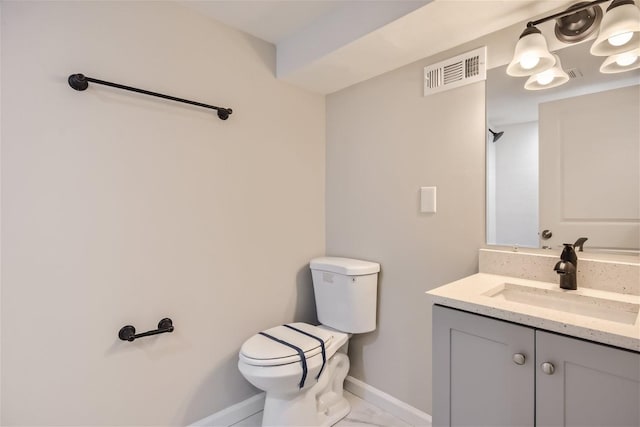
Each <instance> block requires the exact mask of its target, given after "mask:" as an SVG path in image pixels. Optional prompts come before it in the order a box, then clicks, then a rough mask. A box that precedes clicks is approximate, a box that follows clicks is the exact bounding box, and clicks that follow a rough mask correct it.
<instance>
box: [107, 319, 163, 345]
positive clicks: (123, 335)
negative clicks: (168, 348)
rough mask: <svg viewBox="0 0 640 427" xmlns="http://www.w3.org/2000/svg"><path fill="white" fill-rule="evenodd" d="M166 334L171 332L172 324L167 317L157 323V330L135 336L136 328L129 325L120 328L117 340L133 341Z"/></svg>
mask: <svg viewBox="0 0 640 427" xmlns="http://www.w3.org/2000/svg"><path fill="white" fill-rule="evenodd" d="M167 332H173V322H172V321H171V319H169V318H168V317H167V318H164V319H162V320H161V321H160V322H158V329H154V330H153V331H147V332H143V333H141V334H138V335H136V328H134V327H133V326H131V325H126V326H123V327H122V328H120V332H118V338H120V339H121V340H122V341H133V340H135V339H136V338H142V337H148V336H151V335H158V334H164V333H167Z"/></svg>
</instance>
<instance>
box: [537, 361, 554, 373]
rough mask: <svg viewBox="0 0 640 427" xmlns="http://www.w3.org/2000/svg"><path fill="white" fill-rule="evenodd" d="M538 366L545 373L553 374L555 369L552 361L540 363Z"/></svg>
mask: <svg viewBox="0 0 640 427" xmlns="http://www.w3.org/2000/svg"><path fill="white" fill-rule="evenodd" d="M540 367H541V368H542V372H544V373H545V374H547V375H553V373H554V372H555V371H556V367H555V366H553V363H549V362H544V363H543V364H542V365H540Z"/></svg>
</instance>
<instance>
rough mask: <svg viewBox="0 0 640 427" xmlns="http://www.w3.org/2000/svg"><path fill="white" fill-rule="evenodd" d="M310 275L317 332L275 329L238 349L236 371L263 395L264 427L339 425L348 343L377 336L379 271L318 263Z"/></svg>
mask: <svg viewBox="0 0 640 427" xmlns="http://www.w3.org/2000/svg"><path fill="white" fill-rule="evenodd" d="M309 267H310V268H311V277H312V279H313V289H314V293H315V300H316V311H317V313H318V321H319V322H320V323H321V324H320V325H318V326H314V325H310V324H308V323H302V322H297V323H289V324H286V325H280V326H275V327H273V328H270V329H266V330H264V331H262V332H259V333H258V334H256V335H254V336H252V337H251V338H249V339H248V340H246V341H245V342H244V344H243V345H242V347H241V349H240V353H239V360H238V369H239V370H240V372H241V373H242V375H243V376H244V377H245V378H246V379H247V380H248V381H249V382H250V383H251V384H253V385H254V386H255V387H257V388H259V389H261V390H264V391H265V403H264V412H263V416H262V425H263V426H280V427H285V426H296V427H299V426H331V425H333V424H335V423H337V422H338V421H339V420H340V419H342V418H344V417H345V416H346V415H347V414H348V413H349V411H350V409H351V408H350V406H349V402H348V401H347V400H346V398H345V397H344V396H343V388H342V386H343V383H344V379H345V378H346V376H347V373H348V372H349V358H348V356H347V347H348V342H349V338H350V337H351V335H352V334H360V333H365V332H371V331H373V330H375V328H376V302H377V293H378V272H379V271H380V265H379V264H378V263H375V262H369V261H361V260H356V259H351V258H338V257H322V258H315V259H313V260H311V262H310V264H309Z"/></svg>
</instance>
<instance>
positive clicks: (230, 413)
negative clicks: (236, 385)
mask: <svg viewBox="0 0 640 427" xmlns="http://www.w3.org/2000/svg"><path fill="white" fill-rule="evenodd" d="M263 409H264V392H262V393H259V394H256V395H255V396H252V397H250V398H248V399H247V400H243V401H242V402H240V403H236V404H235V405H233V406H229V407H228V408H225V409H223V410H222V411H218V412H216V413H215V414H212V415H209V416H208V417H206V418H203V419H201V420H200V421H196V422H195V423H193V424H191V426H192V427H228V426H231V425H234V424H236V423H239V422H240V421H242V420H244V419H245V418H248V417H250V416H252V415H254V414H257V413H258V412H260V411H262V410H263Z"/></svg>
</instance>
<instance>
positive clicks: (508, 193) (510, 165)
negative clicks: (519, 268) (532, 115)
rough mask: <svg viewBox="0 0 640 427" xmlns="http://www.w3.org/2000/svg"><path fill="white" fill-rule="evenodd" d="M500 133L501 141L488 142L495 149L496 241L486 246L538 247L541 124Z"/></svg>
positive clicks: (515, 126) (512, 126) (507, 127)
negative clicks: (539, 135)
mask: <svg viewBox="0 0 640 427" xmlns="http://www.w3.org/2000/svg"><path fill="white" fill-rule="evenodd" d="M500 130H501V131H504V135H502V138H500V140H499V141H496V142H495V143H494V142H489V143H488V144H492V145H493V146H494V147H493V148H494V150H495V151H494V155H495V170H494V173H495V178H496V197H495V203H496V205H495V215H496V218H495V221H496V239H495V240H493V241H491V240H489V241H488V242H487V243H489V244H495V245H518V246H528V247H534V248H537V247H538V246H539V239H538V229H539V228H538V122H537V121H536V122H526V123H514V124H510V125H504V126H501V127H500ZM487 151H488V150H487Z"/></svg>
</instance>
